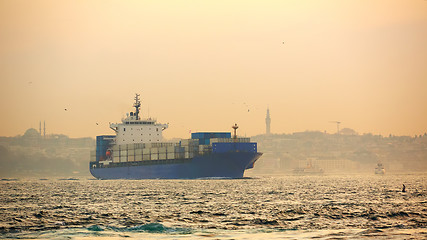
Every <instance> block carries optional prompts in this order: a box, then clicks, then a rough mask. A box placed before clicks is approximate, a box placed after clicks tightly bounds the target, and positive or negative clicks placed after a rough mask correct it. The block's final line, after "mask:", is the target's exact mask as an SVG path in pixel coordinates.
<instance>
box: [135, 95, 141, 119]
mask: <svg viewBox="0 0 427 240" xmlns="http://www.w3.org/2000/svg"><path fill="white" fill-rule="evenodd" d="M135 95H136V96H135V103H134V104H133V106H134V107H135V118H136V120H139V108H140V107H141V102H140V101H139V94H137V93H135Z"/></svg>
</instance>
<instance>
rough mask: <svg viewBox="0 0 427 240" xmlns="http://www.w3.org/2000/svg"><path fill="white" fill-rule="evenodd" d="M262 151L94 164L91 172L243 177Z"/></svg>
mask: <svg viewBox="0 0 427 240" xmlns="http://www.w3.org/2000/svg"><path fill="white" fill-rule="evenodd" d="M261 155H262V153H256V152H227V153H212V154H208V155H201V156H197V157H194V158H192V159H185V160H168V161H163V162H159V163H158V164H151V163H150V161H143V162H141V163H140V164H139V163H138V162H133V163H124V164H123V165H122V166H114V167H98V168H97V167H94V168H92V167H91V168H90V173H91V174H92V175H93V176H94V177H95V178H98V179H195V178H242V177H243V174H244V171H245V170H246V169H249V168H252V166H253V164H254V163H255V161H256V160H258V158H259V157H260V156H261Z"/></svg>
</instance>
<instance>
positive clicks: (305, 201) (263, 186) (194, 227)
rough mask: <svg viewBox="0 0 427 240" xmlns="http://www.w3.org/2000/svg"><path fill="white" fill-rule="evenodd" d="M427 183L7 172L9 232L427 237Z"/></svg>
mask: <svg viewBox="0 0 427 240" xmlns="http://www.w3.org/2000/svg"><path fill="white" fill-rule="evenodd" d="M426 180H427V174H400V175H390V174H386V175H374V174H372V175H324V176H287V175H282V176H254V177H251V178H244V179H196V180H93V179H90V178H89V179H86V178H81V179H3V180H2V181H0V189H1V191H0V203H1V204H0V222H1V224H0V238H13V239H18V238H19V239H28V238H31V239H120V238H131V239H301V238H304V239H307V238H315V239H360V238H376V239H378V238H380V239H381V238H382V239H411V238H412V239H426V238H427V228H426V227H427V181H426ZM403 184H405V186H406V192H402V186H403Z"/></svg>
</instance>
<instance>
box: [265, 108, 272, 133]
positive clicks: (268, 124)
mask: <svg viewBox="0 0 427 240" xmlns="http://www.w3.org/2000/svg"><path fill="white" fill-rule="evenodd" d="M270 123H271V118H270V109H268V108H267V117H265V134H267V135H270V133H271V132H270Z"/></svg>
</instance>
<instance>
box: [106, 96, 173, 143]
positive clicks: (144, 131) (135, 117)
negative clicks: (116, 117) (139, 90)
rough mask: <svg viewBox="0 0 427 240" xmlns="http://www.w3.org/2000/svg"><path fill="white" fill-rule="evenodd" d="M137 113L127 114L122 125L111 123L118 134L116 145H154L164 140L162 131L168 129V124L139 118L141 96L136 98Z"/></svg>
mask: <svg viewBox="0 0 427 240" xmlns="http://www.w3.org/2000/svg"><path fill="white" fill-rule="evenodd" d="M133 106H134V107H135V112H130V113H128V114H126V115H127V116H126V118H124V119H122V122H121V123H111V124H110V128H111V129H113V130H114V131H115V132H116V144H117V145H123V144H129V143H154V142H161V141H162V139H163V136H162V131H163V130H165V129H167V128H168V125H167V124H160V123H157V121H156V120H155V119H152V118H146V119H141V118H140V117H139V108H140V107H141V102H140V101H139V94H136V96H135V103H134V105H133Z"/></svg>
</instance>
